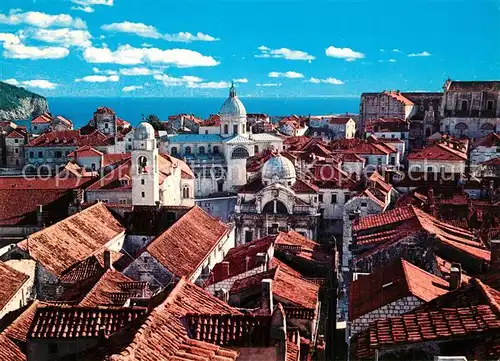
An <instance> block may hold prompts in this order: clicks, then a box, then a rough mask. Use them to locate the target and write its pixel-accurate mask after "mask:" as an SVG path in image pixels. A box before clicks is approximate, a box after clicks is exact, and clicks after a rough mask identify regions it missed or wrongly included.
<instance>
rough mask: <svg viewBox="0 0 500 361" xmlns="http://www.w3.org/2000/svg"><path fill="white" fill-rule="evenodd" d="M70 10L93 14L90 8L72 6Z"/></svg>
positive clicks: (92, 9)
mask: <svg viewBox="0 0 500 361" xmlns="http://www.w3.org/2000/svg"><path fill="white" fill-rule="evenodd" d="M71 10H77V11H83V12H85V13H93V12H94V8H93V7H91V6H73V7H71Z"/></svg>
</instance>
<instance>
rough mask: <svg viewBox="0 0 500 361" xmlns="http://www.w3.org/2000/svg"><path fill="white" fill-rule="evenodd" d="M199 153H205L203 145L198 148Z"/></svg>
mask: <svg viewBox="0 0 500 361" xmlns="http://www.w3.org/2000/svg"><path fill="white" fill-rule="evenodd" d="M198 153H200V154H205V147H203V146H201V147H199V148H198Z"/></svg>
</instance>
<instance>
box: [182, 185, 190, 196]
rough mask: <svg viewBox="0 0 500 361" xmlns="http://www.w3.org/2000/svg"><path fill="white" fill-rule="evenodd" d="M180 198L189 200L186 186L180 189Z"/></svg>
mask: <svg viewBox="0 0 500 361" xmlns="http://www.w3.org/2000/svg"><path fill="white" fill-rule="evenodd" d="M182 198H184V199H188V198H189V187H188V186H184V188H182Z"/></svg>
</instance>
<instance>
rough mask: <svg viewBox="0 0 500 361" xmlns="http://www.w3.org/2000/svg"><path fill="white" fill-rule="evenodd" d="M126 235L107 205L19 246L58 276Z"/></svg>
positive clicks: (48, 229)
mask: <svg viewBox="0 0 500 361" xmlns="http://www.w3.org/2000/svg"><path fill="white" fill-rule="evenodd" d="M122 232H124V228H123V227H122V226H121V224H120V223H119V222H118V221H117V220H116V219H115V218H114V217H113V215H112V214H111V213H110V212H109V211H108V209H107V208H106V206H105V205H104V204H103V203H97V204H95V205H94V206H91V207H89V208H87V209H85V210H83V211H81V212H79V213H76V214H74V215H72V216H70V217H68V218H66V219H64V220H62V221H60V222H58V223H56V224H54V225H52V226H50V227H47V228H45V229H43V230H41V231H39V232H36V233H33V234H32V235H30V236H28V238H27V239H25V240H24V241H22V242H20V243H18V247H19V248H21V249H23V250H25V251H26V252H28V253H29V255H30V256H31V257H32V258H33V259H34V260H36V261H37V262H38V263H40V264H41V265H42V266H43V267H44V268H45V269H47V270H48V271H49V272H52V273H53V274H55V275H56V276H60V275H62V274H63V272H64V271H65V270H67V269H68V268H69V267H71V266H72V265H74V264H75V263H77V262H80V261H82V260H84V259H85V258H87V257H89V256H90V255H92V254H93V253H95V252H98V251H101V252H102V250H103V249H104V248H105V247H106V245H107V244H108V243H109V242H110V241H112V240H114V239H115V238H116V237H117V236H119V235H120V234H121V233H122Z"/></svg>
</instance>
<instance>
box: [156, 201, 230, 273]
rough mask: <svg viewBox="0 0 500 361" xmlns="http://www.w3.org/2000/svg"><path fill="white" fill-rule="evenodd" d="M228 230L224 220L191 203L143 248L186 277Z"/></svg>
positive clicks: (197, 266)
mask: <svg viewBox="0 0 500 361" xmlns="http://www.w3.org/2000/svg"><path fill="white" fill-rule="evenodd" d="M228 232H229V227H228V226H227V225H226V224H224V223H222V222H220V221H219V220H217V219H215V218H213V217H212V216H210V215H209V214H207V213H206V212H205V211H203V210H202V209H201V208H200V207H198V206H195V207H193V208H191V210H189V211H188V212H187V213H186V214H185V215H183V216H182V217H181V218H180V219H179V220H178V221H177V222H175V223H174V225H173V226H171V227H170V228H169V229H167V230H166V231H165V232H163V233H162V234H161V235H159V236H158V237H157V238H155V239H154V240H153V241H152V242H151V243H150V244H149V245H148V246H147V247H146V250H147V252H148V253H149V254H150V255H151V256H153V257H154V258H155V259H156V260H157V261H159V262H160V263H161V264H162V265H163V266H165V267H166V268H167V269H168V270H169V271H170V272H172V273H174V274H175V275H176V276H178V277H183V276H186V277H188V278H189V277H191V276H193V273H194V272H196V270H197V269H198V268H199V267H200V265H201V264H202V263H203V262H204V261H205V259H206V258H207V257H208V256H209V254H210V253H211V252H212V250H213V249H214V248H215V247H216V246H217V245H218V244H219V242H220V240H221V239H222V238H223V237H224V236H225V235H226V234H227V233H228Z"/></svg>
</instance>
